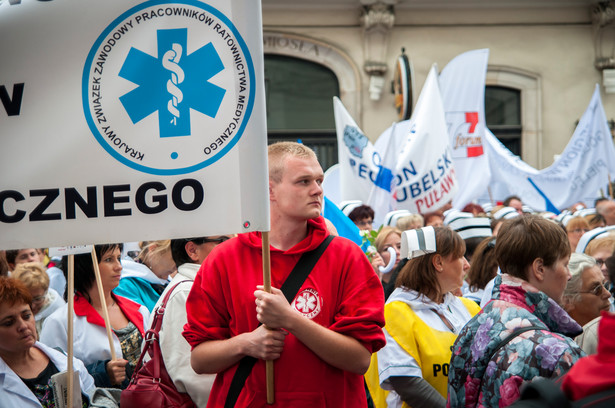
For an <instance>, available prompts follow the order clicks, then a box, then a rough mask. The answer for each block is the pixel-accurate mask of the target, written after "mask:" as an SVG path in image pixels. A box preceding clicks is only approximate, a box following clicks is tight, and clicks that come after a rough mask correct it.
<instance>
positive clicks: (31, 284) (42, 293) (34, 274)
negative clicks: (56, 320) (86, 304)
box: [11, 262, 65, 333]
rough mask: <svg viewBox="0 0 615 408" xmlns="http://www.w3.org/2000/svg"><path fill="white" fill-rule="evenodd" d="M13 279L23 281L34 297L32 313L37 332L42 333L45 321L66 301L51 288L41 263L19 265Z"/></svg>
mask: <svg viewBox="0 0 615 408" xmlns="http://www.w3.org/2000/svg"><path fill="white" fill-rule="evenodd" d="M11 277H12V278H14V279H17V280H19V281H21V282H22V283H23V284H24V285H25V286H26V288H28V291H29V292H30V295H32V313H34V320H35V321H36V331H37V333H40V332H41V329H42V328H43V322H44V321H45V319H46V318H47V317H49V316H50V315H51V314H52V313H53V312H55V311H56V310H57V309H59V308H60V307H62V305H63V304H64V303H65V302H64V300H63V299H62V297H61V296H60V295H59V294H58V292H56V291H55V290H53V289H52V288H50V287H49V276H47V272H45V267H44V266H43V264H42V263H40V262H26V263H22V264H17V265H16V266H15V270H14V271H13V273H12V274H11Z"/></svg>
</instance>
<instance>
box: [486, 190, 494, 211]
mask: <svg viewBox="0 0 615 408" xmlns="http://www.w3.org/2000/svg"><path fill="white" fill-rule="evenodd" d="M487 192H488V193H489V200H490V201H491V205H492V206H494V207H495V201H493V194H491V187H487Z"/></svg>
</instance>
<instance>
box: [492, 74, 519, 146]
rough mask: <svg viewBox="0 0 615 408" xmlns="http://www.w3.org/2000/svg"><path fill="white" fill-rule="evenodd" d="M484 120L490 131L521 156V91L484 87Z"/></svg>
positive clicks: (501, 87) (500, 87) (499, 87)
mask: <svg viewBox="0 0 615 408" xmlns="http://www.w3.org/2000/svg"><path fill="white" fill-rule="evenodd" d="M485 120H486V122H487V127H488V128H489V130H491V132H492V133H493V134H494V135H495V136H496V137H497V138H498V139H499V140H500V141H501V142H502V144H504V146H506V147H507V148H508V149H509V150H510V151H511V152H513V153H514V154H515V155H517V156H521V135H522V132H521V131H522V127H521V91H519V90H518V89H513V88H507V87H503V86H487V87H486V88H485Z"/></svg>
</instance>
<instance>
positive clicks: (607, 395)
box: [572, 388, 615, 408]
mask: <svg viewBox="0 0 615 408" xmlns="http://www.w3.org/2000/svg"><path fill="white" fill-rule="evenodd" d="M572 406H573V407H574V408H607V407H608V408H610V407H614V406H615V389H614V388H609V389H607V390H604V391H600V392H598V393H596V394H592V395H589V396H587V397H585V398H581V399H580V400H577V401H575V402H573V403H572Z"/></svg>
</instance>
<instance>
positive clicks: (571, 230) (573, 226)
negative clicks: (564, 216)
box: [566, 217, 591, 252]
mask: <svg viewBox="0 0 615 408" xmlns="http://www.w3.org/2000/svg"><path fill="white" fill-rule="evenodd" d="M590 229H591V228H590V226H589V222H587V220H586V219H585V218H584V217H573V218H571V219H570V220H568V222H567V223H566V234H568V241H570V251H572V252H574V251H575V250H576V249H577V244H578V243H579V240H580V239H581V237H582V236H583V234H585V233H586V232H587V231H589V230H590Z"/></svg>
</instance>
